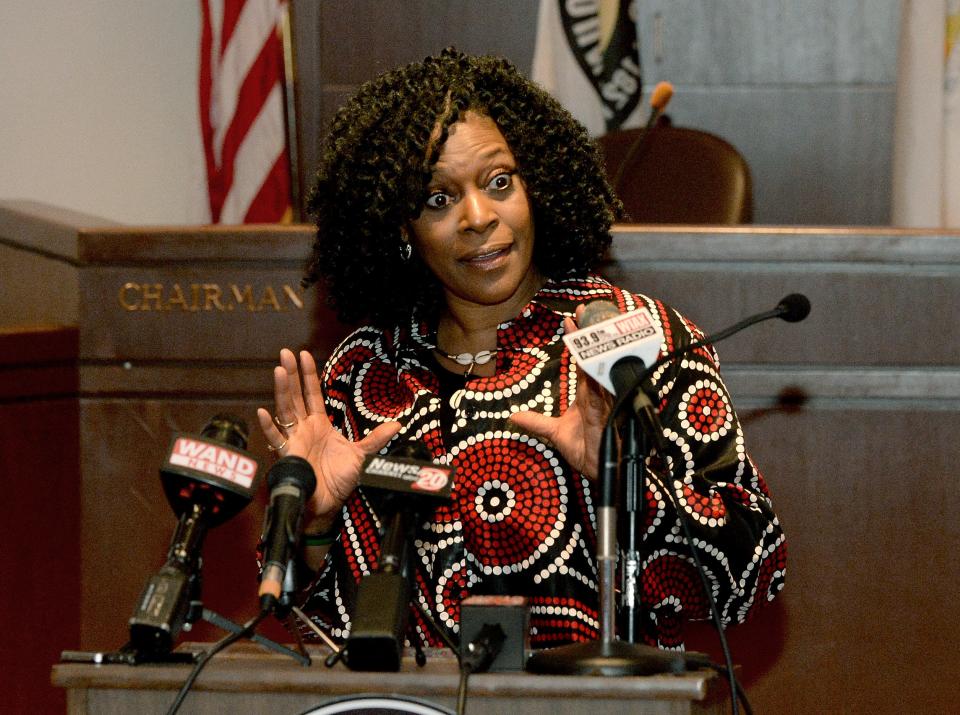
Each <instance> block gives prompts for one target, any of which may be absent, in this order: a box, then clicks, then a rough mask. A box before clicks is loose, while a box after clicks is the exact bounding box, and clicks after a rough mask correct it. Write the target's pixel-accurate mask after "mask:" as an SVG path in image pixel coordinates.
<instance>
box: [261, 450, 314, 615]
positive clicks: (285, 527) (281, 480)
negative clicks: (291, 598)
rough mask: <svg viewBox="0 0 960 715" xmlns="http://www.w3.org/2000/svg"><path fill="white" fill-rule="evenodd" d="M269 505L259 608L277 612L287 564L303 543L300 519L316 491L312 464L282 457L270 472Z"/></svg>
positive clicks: (265, 526) (263, 539) (299, 458)
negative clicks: (301, 541)
mask: <svg viewBox="0 0 960 715" xmlns="http://www.w3.org/2000/svg"><path fill="white" fill-rule="evenodd" d="M267 486H268V488H269V489H270V505H269V507H267V515H266V518H265V519H264V524H263V534H262V536H261V537H260V551H261V553H262V554H263V571H262V572H261V576H260V591H259V594H260V608H261V610H263V611H274V610H276V608H277V606H278V605H279V603H280V594H281V592H282V591H283V582H284V576H285V575H286V573H287V565H288V564H289V562H290V559H291V558H292V556H293V554H294V553H295V552H296V548H297V543H298V542H299V540H300V527H301V524H300V522H301V519H302V518H303V509H304V507H305V506H306V503H307V499H309V498H310V497H311V496H313V492H314V491H315V490H316V488H317V477H316V475H315V474H314V473H313V467H311V466H310V463H309V462H308V461H307V460H305V459H303V458H301V457H281V458H280V459H278V460H277V461H276V463H275V464H274V465H273V466H272V467H271V468H270V471H269V472H268V473H267Z"/></svg>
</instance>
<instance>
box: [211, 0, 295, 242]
mask: <svg viewBox="0 0 960 715" xmlns="http://www.w3.org/2000/svg"><path fill="white" fill-rule="evenodd" d="M200 5H201V12H202V16H203V17H202V27H201V34H200V128H201V133H202V135H203V146H204V153H205V155H206V157H205V158H206V166H207V188H208V192H209V197H210V218H211V220H212V222H213V223H224V224H237V223H274V222H280V221H285V220H286V221H289V220H290V215H291V200H290V162H289V159H288V155H287V140H286V125H285V119H284V63H283V43H282V40H281V36H280V21H281V19H282V17H283V13H284V12H286V7H285V0H200Z"/></svg>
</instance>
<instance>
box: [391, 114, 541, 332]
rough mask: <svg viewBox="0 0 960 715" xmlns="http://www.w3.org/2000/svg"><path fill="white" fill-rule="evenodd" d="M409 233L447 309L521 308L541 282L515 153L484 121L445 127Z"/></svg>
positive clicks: (472, 117) (474, 118)
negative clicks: (422, 201)
mask: <svg viewBox="0 0 960 715" xmlns="http://www.w3.org/2000/svg"><path fill="white" fill-rule="evenodd" d="M410 229H411V230H412V234H413V235H412V241H413V245H414V248H415V249H416V251H417V253H418V255H419V256H420V258H421V259H422V260H423V261H424V263H426V264H427V266H428V267H429V268H430V270H431V272H432V273H433V274H434V275H435V276H436V277H437V278H438V279H439V281H440V283H441V284H442V285H443V288H444V292H445V295H446V300H447V306H448V307H455V306H456V305H458V304H470V305H483V306H502V307H512V308H514V309H515V310H519V309H520V308H522V307H523V306H524V305H525V304H526V303H527V301H528V300H529V299H530V298H531V297H532V296H533V294H534V293H535V292H536V291H537V289H538V288H539V287H540V285H541V283H542V280H541V278H540V275H539V273H538V272H537V271H536V269H535V268H534V267H533V263H532V258H533V241H534V228H533V217H532V215H531V212H530V201H529V199H528V198H527V191H526V188H525V187H524V185H523V181H522V180H521V179H520V175H519V174H518V173H517V162H516V159H515V158H514V156H513V152H511V151H510V147H509V146H508V145H507V141H506V139H504V137H503V134H501V133H500V130H499V129H498V128H497V125H496V123H495V122H494V121H493V120H492V119H490V118H489V117H485V116H483V115H480V114H476V113H475V112H467V113H465V114H464V118H463V120H462V121H460V122H457V123H456V124H453V125H451V127H450V132H449V136H448V139H447V141H446V143H445V144H444V145H443V148H442V150H441V152H440V157H439V159H438V160H437V163H436V165H435V166H434V169H433V175H432V178H431V180H430V184H429V197H428V199H427V202H426V205H425V206H424V207H423V211H422V212H421V213H420V215H419V216H418V217H417V218H416V219H415V220H414V221H412V222H411V223H410ZM509 314H510V315H513V313H509Z"/></svg>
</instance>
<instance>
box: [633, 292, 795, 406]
mask: <svg viewBox="0 0 960 715" xmlns="http://www.w3.org/2000/svg"><path fill="white" fill-rule="evenodd" d="M808 315H810V299H809V298H807V296H805V295H803V294H802V293H791V294H790V295H787V296H784V297H783V298H782V299H781V300H780V302H779V303H777V306H776V307H775V308H773V309H772V310H765V311H764V312H762V313H757V314H756V315H751V316H750V317H748V318H744V319H743V320H741V321H740V322H738V323H734V324H733V325H731V326H730V327H728V328H724V329H723V330H718V331H717V332H715V333H713V334H712V335H708V336H707V337H705V338H703V339H701V340H694V341H693V342H692V343H689V344H688V345H684V346H682V347H679V348H675V349H674V350H671V351H670V352H668V353H666V354H665V355H663V356H662V357H661V358H659V359H658V360H656V361H655V362H654V363H653V364H652V365H650V367H648V368H647V369H646V370H644V371H643V373H642V374H641V375H640V378H639V379H638V380H637V382H636V383H635V384H636V386H640V387H642V385H643V383H644V382H645V381H646V380H647V379H649V377H650V376H651V375H653V373H654V372H655V371H656V369H657V368H659V367H660V366H661V365H663V364H664V363H667V362H670V361H671V360H673V359H674V358H676V357H679V356H681V355H685V354H686V353H688V352H690V351H691V350H695V349H696V348H699V347H702V346H703V345H707V344H708V343H709V344H713V343H719V342H720V341H721V340H725V339H726V338H729V337H730V336H731V335H734V334H736V333H739V332H740V331H741V330H743V329H745V328H749V327H750V326H751V325H756V324H757V323H762V322H763V321H764V320H770V319H771V318H780V319H781V320H785V321H786V322H788V323H799V322H800V321H801V320H804V319H805V318H806V317H807V316H808ZM618 407H619V401H618V405H617V406H615V409H617V408H618Z"/></svg>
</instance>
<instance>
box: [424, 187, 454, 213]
mask: <svg viewBox="0 0 960 715" xmlns="http://www.w3.org/2000/svg"><path fill="white" fill-rule="evenodd" d="M452 200H453V199H452V198H451V196H450V194H445V193H443V192H442V191H437V192H435V193H432V194H430V195H429V196H428V197H427V206H429V207H430V208H432V209H442V208H444V207H445V206H447V205H449V204H450V202H451V201H452Z"/></svg>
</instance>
